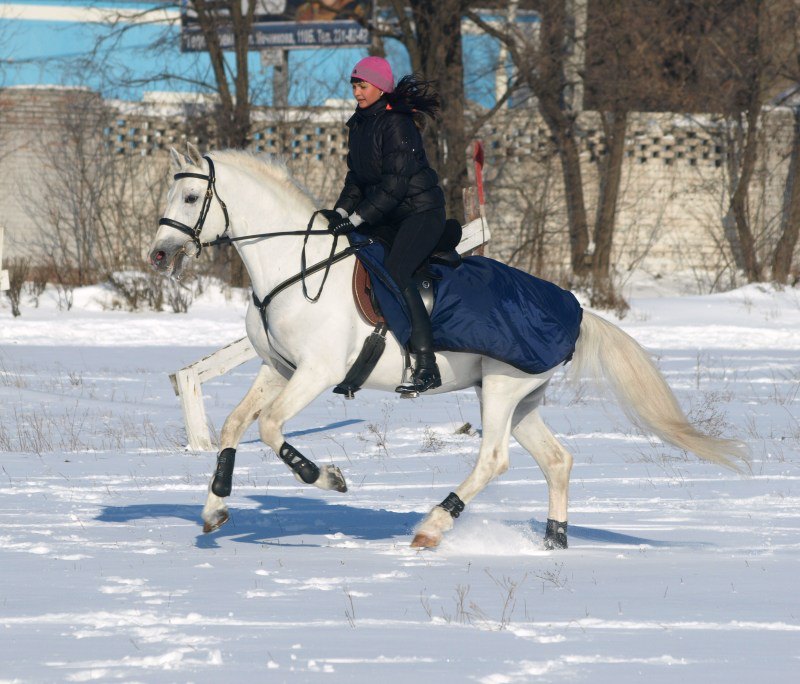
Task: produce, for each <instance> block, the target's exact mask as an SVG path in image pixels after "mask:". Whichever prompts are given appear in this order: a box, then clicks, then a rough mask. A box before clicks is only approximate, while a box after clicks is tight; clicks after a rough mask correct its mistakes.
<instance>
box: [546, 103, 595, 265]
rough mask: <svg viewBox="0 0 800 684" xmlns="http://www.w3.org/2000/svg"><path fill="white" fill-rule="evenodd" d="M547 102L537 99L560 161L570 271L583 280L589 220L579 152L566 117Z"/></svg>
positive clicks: (571, 127) (587, 247)
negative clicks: (565, 208) (567, 229)
mask: <svg viewBox="0 0 800 684" xmlns="http://www.w3.org/2000/svg"><path fill="white" fill-rule="evenodd" d="M547 100H549V98H547ZM547 100H546V99H545V98H540V104H539V106H540V110H541V113H542V116H543V118H544V120H545V122H546V123H547V125H548V127H549V128H550V133H551V134H552V135H553V137H554V138H555V141H556V148H557V150H558V156H559V159H560V160H561V174H562V177H563V179H564V195H565V201H566V205H567V223H568V228H569V246H570V265H571V268H572V272H573V273H574V274H575V275H576V276H577V277H579V278H584V277H586V276H587V275H588V274H589V268H588V266H589V265H588V261H587V254H588V249H589V221H588V218H587V215H586V202H585V199H584V195H583V176H582V174H581V159H580V151H579V150H578V143H577V141H576V140H575V134H574V131H573V124H572V121H571V120H570V118H569V116H567V115H566V114H565V113H564V112H563V111H561V110H560V109H559V108H558V106H555V105H554V104H552V103H549V102H548V101H547Z"/></svg>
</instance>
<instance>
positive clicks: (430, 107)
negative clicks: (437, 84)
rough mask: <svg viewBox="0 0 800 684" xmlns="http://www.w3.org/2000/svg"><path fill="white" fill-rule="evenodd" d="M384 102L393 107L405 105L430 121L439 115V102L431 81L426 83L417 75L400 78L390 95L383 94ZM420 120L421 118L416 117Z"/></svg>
mask: <svg viewBox="0 0 800 684" xmlns="http://www.w3.org/2000/svg"><path fill="white" fill-rule="evenodd" d="M384 97H385V98H386V101H387V102H388V103H389V104H390V105H391V106H392V107H393V108H397V107H398V106H402V105H405V106H406V107H409V108H410V109H411V110H412V111H413V112H414V113H418V114H422V115H424V116H428V117H430V118H431V119H435V118H437V116H438V115H439V107H440V104H441V100H440V99H439V93H437V92H436V90H435V89H434V82H433V81H426V80H425V79H424V78H422V77H421V76H419V74H408V75H406V76H403V78H401V79H400V80H399V81H398V83H397V85H396V86H395V89H394V90H393V91H392V92H391V93H384ZM418 118H421V117H418Z"/></svg>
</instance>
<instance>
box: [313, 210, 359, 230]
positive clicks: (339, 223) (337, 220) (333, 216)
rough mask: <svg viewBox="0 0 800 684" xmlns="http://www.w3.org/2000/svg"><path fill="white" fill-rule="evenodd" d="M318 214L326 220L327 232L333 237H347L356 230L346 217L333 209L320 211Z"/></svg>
mask: <svg viewBox="0 0 800 684" xmlns="http://www.w3.org/2000/svg"><path fill="white" fill-rule="evenodd" d="M319 213H320V214H322V215H323V216H324V217H325V218H326V219H327V220H328V230H329V231H330V232H331V233H333V234H334V235H347V234H348V233H352V232H353V231H354V230H355V229H356V227H355V226H354V225H353V224H352V223H351V222H350V219H349V218H347V216H342V215H341V214H340V213H339V212H338V211H336V210H335V209H320V212H319Z"/></svg>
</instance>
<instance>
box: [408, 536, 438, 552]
mask: <svg viewBox="0 0 800 684" xmlns="http://www.w3.org/2000/svg"><path fill="white" fill-rule="evenodd" d="M437 546H439V540H438V539H434V538H433V537H431V536H430V535H429V534H425V533H424V532H417V534H415V535H414V539H413V540H412V542H411V548H412V549H433V548H435V547H437Z"/></svg>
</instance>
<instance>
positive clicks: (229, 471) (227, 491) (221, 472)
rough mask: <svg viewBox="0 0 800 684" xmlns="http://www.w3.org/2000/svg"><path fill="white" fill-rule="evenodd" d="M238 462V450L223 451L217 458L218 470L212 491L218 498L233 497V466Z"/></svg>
mask: <svg viewBox="0 0 800 684" xmlns="http://www.w3.org/2000/svg"><path fill="white" fill-rule="evenodd" d="M235 461H236V449H223V450H222V451H220V452H219V455H218V456H217V469H216V471H215V472H214V479H213V480H212V482H211V491H212V492H214V494H216V495H217V496H221V497H225V496H230V495H231V490H232V489H233V464H234V462H235Z"/></svg>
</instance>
